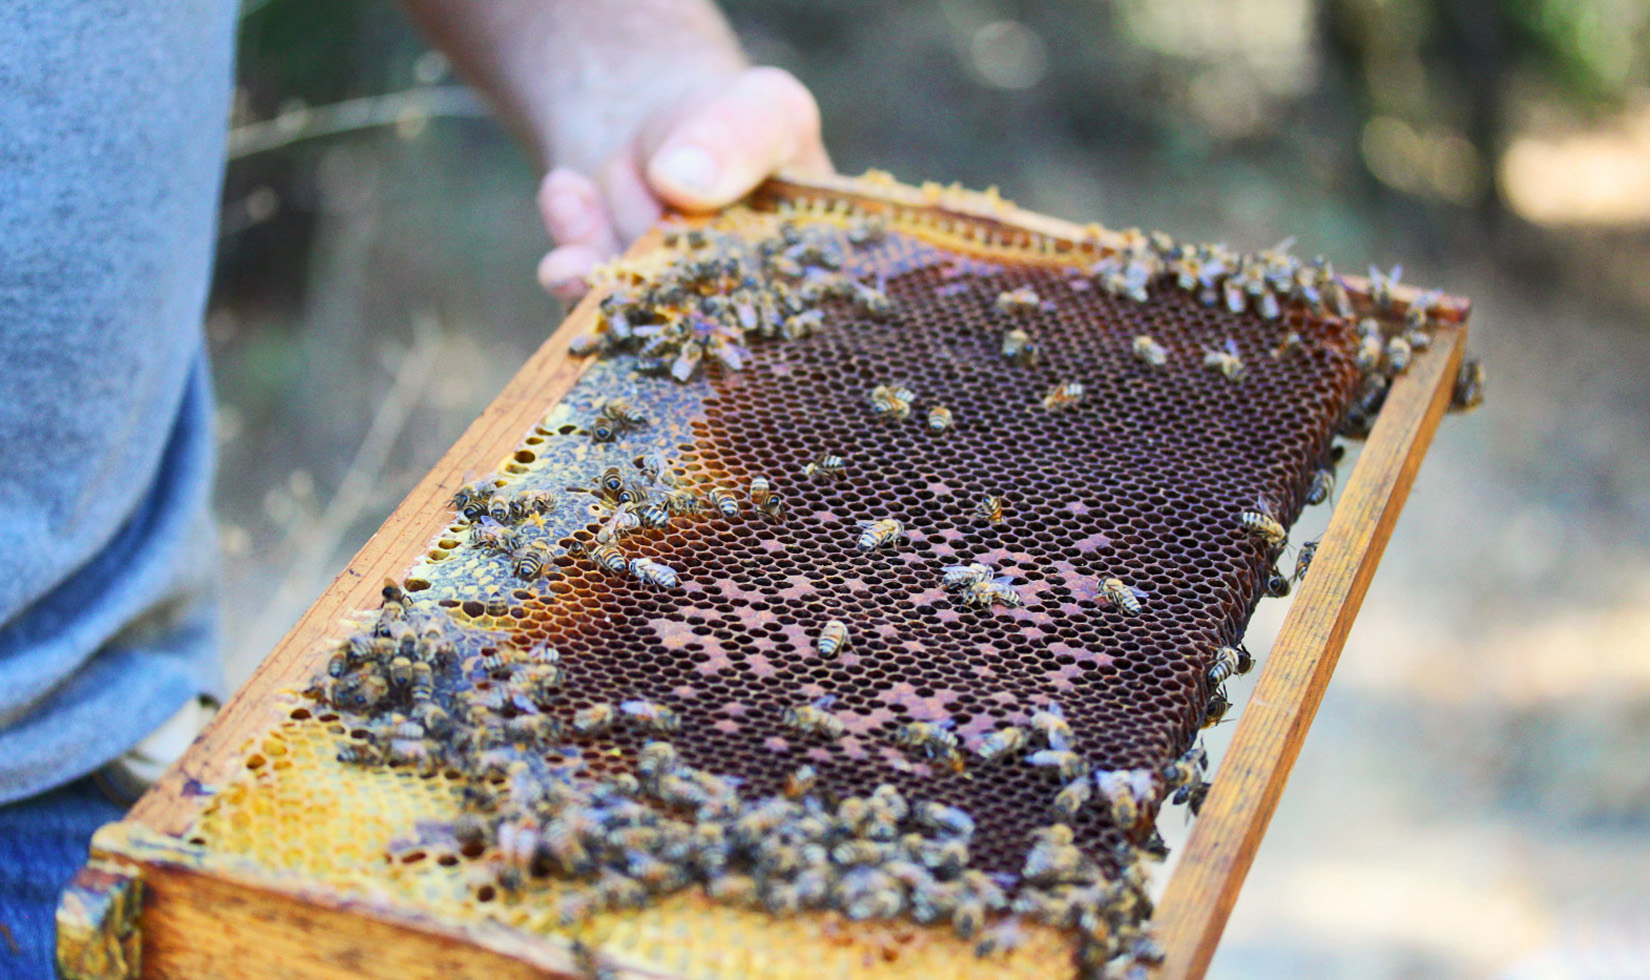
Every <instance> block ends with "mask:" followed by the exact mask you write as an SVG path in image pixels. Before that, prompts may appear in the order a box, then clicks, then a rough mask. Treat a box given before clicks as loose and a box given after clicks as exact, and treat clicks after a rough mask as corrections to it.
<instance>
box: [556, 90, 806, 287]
mask: <svg viewBox="0 0 1650 980" xmlns="http://www.w3.org/2000/svg"><path fill="white" fill-rule="evenodd" d="M595 170H596V172H595V173H594V174H585V173H581V172H579V171H577V170H574V169H572V168H570V167H557V168H556V169H553V170H551V171H550V173H549V174H548V175H546V176H545V178H544V182H543V183H542V184H541V185H540V186H539V194H538V205H539V212H540V214H542V215H543V217H544V224H545V227H546V228H547V229H548V230H549V232H550V238H551V240H552V241H553V242H554V243H555V247H554V248H553V249H552V250H551V251H550V253H549V254H548V255H546V256H545V257H544V259H543V261H541V262H540V263H539V268H538V277H539V282H540V283H542V284H543V285H544V288H545V289H547V290H550V291H551V292H552V293H555V294H557V295H560V296H564V297H572V296H577V295H578V294H580V293H582V292H584V290H585V288H586V283H585V277H586V276H587V275H588V274H589V273H590V271H591V269H592V268H593V267H594V266H595V265H596V264H597V263H599V262H604V261H606V260H607V259H609V258H611V257H613V256H614V255H615V254H617V253H618V252H619V250H620V249H621V248H623V247H624V246H625V245H627V244H629V243H630V242H631V241H633V240H634V239H636V238H637V237H639V236H640V235H641V234H642V233H643V232H644V231H646V230H647V229H648V228H649V227H650V226H651V225H652V224H653V223H654V222H655V221H657V220H658V218H659V216H660V214H662V213H663V211H664V209H665V208H666V207H667V206H668V207H674V208H677V209H680V210H682V211H688V212H696V211H711V210H715V209H716V208H720V207H723V206H725V205H727V204H731V203H733V202H734V201H736V200H738V199H739V198H741V197H743V196H744V195H745V194H746V193H748V192H749V191H750V190H751V189H752V188H754V187H756V185H757V184H759V183H761V182H762V180H763V179H764V178H766V177H768V176H769V175H771V174H774V173H777V172H778V171H780V170H785V171H788V172H791V173H796V174H799V175H803V176H822V175H825V174H829V173H831V161H830V158H829V157H828V156H827V155H826V153H825V147H824V144H823V143H822V142H821V140H820V128H819V107H818V105H817V104H816V103H815V102H814V97H813V95H812V93H810V92H809V91H808V90H807V88H805V87H804V86H803V85H802V83H801V82H799V81H797V79H796V78H795V76H793V75H791V74H790V73H789V72H786V71H784V70H782V69H778V68H746V69H743V70H742V71H739V72H737V73H735V74H732V75H731V76H727V77H725V78H723V79H721V80H719V81H718V82H713V83H709V84H706V85H703V86H701V87H699V88H697V89H695V90H694V91H692V92H691V93H689V94H688V95H687V96H686V97H683V98H679V99H674V100H671V101H669V102H667V103H664V104H660V105H658V106H657V107H655V108H653V109H652V110H651V111H650V112H648V113H646V114H645V115H644V116H643V117H642V122H641V125H640V126H639V127H638V129H637V132H636V133H635V134H634V135H633V136H632V137H631V138H630V139H629V140H627V141H625V142H624V143H622V144H621V145H620V148H619V149H618V150H617V151H616V152H614V153H613V154H612V155H611V156H609V157H608V158H607V160H606V161H605V162H603V163H601V164H599V165H598V166H597V167H596V168H595Z"/></svg>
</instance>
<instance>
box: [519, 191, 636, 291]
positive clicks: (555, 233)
mask: <svg viewBox="0 0 1650 980" xmlns="http://www.w3.org/2000/svg"><path fill="white" fill-rule="evenodd" d="M538 205H539V214H540V215H541V216H542V217H543V218H544V227H545V229H546V230H548V231H549V232H550V240H551V241H553V242H555V244H556V248H555V249H553V250H552V251H551V252H550V254H548V255H546V256H545V257H544V259H543V260H542V261H540V262H539V268H538V279H539V283H540V284H541V285H542V286H544V288H545V289H546V290H548V291H549V292H551V293H554V294H556V295H558V296H561V297H562V298H564V299H566V298H571V297H573V296H577V295H578V294H579V293H582V292H583V291H584V279H585V277H586V276H588V275H589V274H590V270H591V269H592V268H594V267H595V265H596V264H597V263H598V262H603V261H605V260H606V259H608V258H609V257H611V256H612V255H613V253H614V252H617V251H618V249H619V242H618V238H617V237H616V236H615V235H614V232H613V225H612V222H611V221H609V219H608V214H607V207H606V205H605V204H604V203H603V201H602V199H601V193H600V191H599V190H598V188H597V187H596V184H595V183H594V182H593V181H591V180H590V178H588V177H586V176H584V175H583V174H579V173H575V172H574V171H571V170H566V169H558V170H552V171H550V173H549V174H548V175H546V176H545V178H544V182H543V183H542V184H540V185H539V194H538Z"/></svg>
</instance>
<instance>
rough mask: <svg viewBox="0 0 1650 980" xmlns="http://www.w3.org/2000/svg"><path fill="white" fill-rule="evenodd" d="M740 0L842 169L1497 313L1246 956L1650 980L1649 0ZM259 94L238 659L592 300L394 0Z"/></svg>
mask: <svg viewBox="0 0 1650 980" xmlns="http://www.w3.org/2000/svg"><path fill="white" fill-rule="evenodd" d="M726 9H727V10H728V12H729V14H730V16H731V18H732V19H733V21H734V23H735V25H736V26H737V28H738V29H739V31H740V33H741V36H742V37H743V39H744V41H745V43H746V45H747V48H748V50H749V51H750V53H751V55H752V57H753V59H755V60H757V61H762V62H769V63H774V64H779V65H782V66H784V67H787V68H789V69H791V70H792V71H794V72H795V73H796V74H798V75H799V76H800V77H801V78H802V79H803V80H804V81H805V82H807V83H808V84H809V85H810V86H811V87H812V88H813V90H814V92H815V94H816V95H817V96H818V98H819V101H820V103H821V105H822V107H823V111H824V117H825V128H826V136H827V142H828V143H829V145H830V148H831V151H832V153H833V155H834V157H835V159H836V161H837V163H838V165H839V167H841V168H842V169H844V170H845V171H849V172H858V171H860V170H863V169H865V168H866V167H872V166H875V167H879V168H884V169H888V170H891V171H893V172H894V173H895V174H896V175H897V176H900V177H902V178H904V179H907V180H926V179H934V180H942V181H951V180H960V181H962V182H964V183H966V184H969V185H971V186H975V187H984V186H987V185H993V184H994V185H997V186H998V187H1000V188H1001V189H1002V191H1003V192H1004V194H1006V195H1007V196H1009V197H1010V198H1012V199H1014V200H1015V201H1017V202H1019V203H1021V204H1023V205H1025V206H1028V207H1031V208H1034V209H1036V210H1040V211H1044V212H1048V213H1051V214H1055V215H1058V216H1061V217H1066V218H1071V219H1075V220H1079V221H1089V220H1099V221H1101V222H1104V223H1106V224H1108V225H1113V226H1119V227H1123V226H1131V225H1140V226H1145V227H1154V228H1162V229H1164V230H1166V231H1168V232H1170V233H1171V234H1173V235H1175V236H1177V237H1183V238H1190V239H1197V240H1221V241H1225V242H1227V243H1229V244H1231V245H1233V246H1237V247H1241V248H1257V247H1263V246H1268V245H1271V244H1273V243H1275V242H1278V241H1280V240H1282V239H1284V238H1286V237H1289V236H1294V237H1295V242H1296V243H1295V249H1296V251H1297V252H1299V253H1302V254H1304V255H1307V256H1311V255H1316V254H1322V255H1325V256H1328V257H1329V258H1331V259H1332V260H1334V261H1335V262H1336V263H1337V265H1338V266H1339V267H1341V268H1343V269H1345V268H1350V269H1360V268H1362V267H1364V266H1365V265H1367V264H1368V263H1379V264H1380V265H1381V266H1382V267H1383V268H1384V267H1387V266H1390V265H1392V264H1394V263H1402V264H1403V266H1404V277H1405V279H1406V280H1408V281H1414V282H1417V283H1422V284H1425V285H1432V286H1438V287H1442V288H1446V289H1448V290H1450V291H1452V292H1456V293H1460V294H1464V295H1468V296H1471V297H1472V298H1473V299H1474V301H1475V304H1476V312H1475V313H1474V317H1473V322H1474V330H1473V346H1474V347H1475V348H1477V349H1478V350H1479V351H1480V352H1481V353H1482V354H1483V355H1484V358H1485V361H1486V363H1487V365H1488V368H1489V372H1490V379H1491V385H1490V389H1489V400H1488V403H1487V405H1486V407H1485V408H1484V409H1483V410H1482V411H1480V412H1478V413H1477V414H1475V415H1472V416H1468V417H1464V418H1463V417H1452V418H1450V419H1448V420H1446V422H1445V424H1444V427H1443V429H1442V430H1441V432H1440V434H1439V437H1438V440H1437V443H1436V444H1435V446H1434V448H1433V451H1432V454H1431V456H1430V457H1429V458H1428V460H1427V462H1426V465H1425V467H1424V468H1423V470H1422V472H1421V476H1420V479H1419V481H1418V482H1417V483H1416V485H1415V490H1414V494H1413V496H1412V498H1411V500H1410V503H1409V506H1408V508H1407V510H1406V511H1405V513H1404V515H1403V518H1402V520H1401V522H1400V524H1399V528H1398V532H1397V535H1396V537H1395V538H1394V539H1393V541H1392V543H1391V546H1390V547H1389V549H1388V551H1387V555H1386V558H1385V561H1384V563H1383V565H1382V568H1381V571H1380V574H1379V575H1378V576H1377V578H1376V581H1375V584H1374V587H1373V589H1372V590H1371V592H1370V595H1369V599H1368V601H1367V603H1366V605H1365V608H1364V612H1363V614H1362V616H1361V618H1360V619H1359V622H1358V625H1357V627H1356V628H1355V629H1354V631H1353V633H1352V637H1351V640H1350V642H1349V644H1348V646H1347V649H1346V653H1345V656H1344V658H1343V660H1342V663H1341V667H1340V670H1339V672H1338V674H1337V675H1336V678H1335V681H1334V683H1333V684H1332V685H1331V687H1330V691H1329V695H1328V697H1327V699H1326V700H1325V702H1324V705H1323V708H1322V711H1321V713H1320V714H1319V717H1318V721H1317V724H1316V726H1315V727H1314V729H1313V731H1312V734H1311V737H1310V738H1309V739H1308V741H1307V744H1306V749H1305V752H1304V754H1303V755H1302V757H1301V760H1300V763H1299V766H1298V767H1297V769H1296V773H1295V776H1294V778H1293V780H1292V782H1291V784H1290V787H1289V789H1288V791H1287V792H1286V794H1285V797H1284V801H1283V805H1282V807H1281V809H1280V810H1279V812H1278V815H1277V819H1276V820H1275V822H1274V824H1273V827H1272V830H1271V832H1270V834H1269V835H1268V837H1267V839H1266V842H1265V844H1264V846H1263V847H1262V849H1261V851H1260V854H1259V858H1258V860H1257V862H1256V864H1255V868H1254V871H1253V873H1252V875H1251V877H1250V881H1249V884H1248V886H1247V887H1246V889H1245V891H1244V893H1243V896H1242V898H1241V900H1240V901H1239V903H1238V905H1237V909H1236V911H1235V913H1234V915H1233V918H1232V921H1231V925H1230V928H1229V929H1228V932H1227V936H1226V940H1225V942H1224V944H1223V946H1222V948H1221V951H1220V952H1219V954H1218V955H1217V956H1216V958H1215V961H1214V967H1213V969H1212V971H1211V976H1212V977H1217V978H1228V980H1230V978H1274V977H1321V978H1349V980H1350V978H1359V980H1362V978H1430V977H1463V978H1480V977H1482V978H1506V980H1537V978H1541V980H1546V978H1553V980H1560V978H1562V980H1569V978H1589V980H1593V978H1598V980H1604V978H1611V980H1614V978H1628V977H1639V978H1644V977H1650V449H1647V448H1646V446H1647V445H1650V323H1647V314H1650V3H1647V2H1644V0H1571V2H1565V0H1501V2H1496V3H1491V2H1475V0H1326V2H1311V0H1025V2H1017V3H1010V2H1002V3H994V2H983V0H949V2H926V0H925V2H900V3H892V2H889V3H871V2H867V0H837V2H825V0H767V2H757V0H740V2H737V3H730V4H728V5H726ZM239 78H240V88H239V92H238V97H237V99H236V104H235V105H236V108H235V117H234V120H233V125H234V133H233V138H232V143H231V146H232V149H231V160H230V164H229V178H228V184H227V187H226V190H225V196H224V204H223V218H222V230H221V236H222V238H221V245H220V248H219V265H218V270H217V276H216V287H215V292H214V296H213V300H212V304H211V311H210V315H209V319H208V323H207V331H208V336H209V339H210V343H211V347H212V352H213V356H214V361H215V365H216V370H217V383H218V392H219V402H220V407H219V411H218V421H219V433H220V440H221V443H222V476H221V479H220V485H219V492H218V512H219V515H220V518H221V521H222V533H223V545H224V551H225V555H226V559H225V560H226V572H225V580H226V583H227V586H228V587H227V589H226V594H227V598H228V609H227V615H228V617H229V621H230V629H229V631H228V632H229V636H230V637H231V639H230V647H229V650H228V651H227V653H228V656H229V658H230V663H231V672H232V676H233V677H234V678H235V679H236V680H239V679H241V678H244V677H245V676H246V674H247V673H248V672H250V670H251V668H252V667H253V666H254V665H255V664H256V663H257V661H258V660H259V658H260V657H261V656H262V655H263V654H264V653H266V652H267V651H268V649H269V648H270V647H271V646H272V645H273V644H274V642H275V641H276V640H277V639H279V637H280V635H281V634H282V633H283V632H285V630H286V629H287V628H288V627H289V626H290V625H291V624H292V623H293V622H294V621H295V619H296V618H297V616H298V614H299V613H300V612H302V610H303V609H304V608H305V607H306V606H307V605H308V604H309V603H310V602H311V601H312V600H313V599H314V597H315V596H316V595H317V594H318V593H319V592H320V590H321V589H322V588H324V586H325V584H326V582H327V581H328V580H329V579H330V578H331V577H332V575H334V574H336V572H337V571H338V570H339V569H340V568H341V567H342V565H343V563H344V561H345V560H346V559H347V558H348V556H349V555H350V554H351V553H353V551H354V550H355V549H356V548H357V547H359V546H360V544H361V543H362V542H363V541H364V540H365V539H366V537H367V536H368V535H369V534H370V533H371V532H372V531H373V530H374V529H375V528H376V527H377V526H378V524H379V523H380V522H381V521H382V520H383V518H384V517H385V516H386V515H387V514H388V513H389V511H390V510H391V508H393V506H394V505H395V504H396V503H397V502H398V501H399V500H400V498H401V497H402V495H403V494H405V493H406V491H407V490H408V489H410V488H411V486H412V484H413V483H414V481H415V480H417V479H418V477H420V476H421V475H422V474H423V473H424V472H425V471H426V470H427V469H428V468H429V466H430V465H431V464H432V463H433V462H434V461H435V459H436V458H437V456H438V455H439V454H440V453H441V452H443V451H444V450H445V449H446V448H447V447H448V446H449V445H450V444H451V443H452V441H453V440H454V439H455V438H456V437H457V436H458V435H459V433H460V432H461V431H462V430H463V428H464V427H465V425H467V424H468V422H469V421H470V420H471V419H473V418H474V417H475V415H476V414H477V413H478V412H479V411H480V409H481V408H482V406H484V405H485V404H486V403H487V402H488V401H489V400H490V399H491V398H492V396H493V395H494V394H495V393H496V392H497V391H498V390H499V388H500V387H502V385H503V384H504V382H505V380H506V379H507V378H508V377H509V376H510V375H511V374H512V373H514V371H515V370H516V369H517V368H518V367H519V366H520V364H521V363H522V361H523V360H524V359H525V358H526V356H527V355H528V353H529V352H530V351H531V350H533V349H534V347H536V346H537V344H538V343H539V342H540V341H541V340H542V339H543V338H544V337H545V336H546V335H547V333H548V331H550V330H551V329H552V328H553V327H554V326H555V325H556V323H557V322H558V321H559V318H560V316H561V313H562V311H561V309H560V307H559V306H558V305H557V304H555V303H554V302H552V301H551V300H550V299H549V298H547V297H545V296H544V295H543V294H542V293H541V292H540V291H539V290H538V288H537V286H536V285H535V283H534V281H533V276H532V272H533V267H534V264H535V262H536V261H537V259H538V257H539V255H540V254H541V253H542V251H543V250H544V249H545V247H546V245H547V243H546V241H545V238H544V233H543V230H542V227H541V226H540V224H539V220H538V217H537V214H536V211H535V209H534V207H533V204H532V192H533V189H534V184H535V178H534V174H533V173H532V171H531V170H530V168H529V165H528V163H527V161H526V159H525V158H524V156H523V155H522V154H520V153H519V152H518V150H517V149H516V147H515V146H514V145H513V144H512V143H511V142H510V140H509V139H508V137H507V136H506V135H505V133H504V132H503V131H502V129H501V128H500V127H499V126H498V125H497V124H496V123H495V122H493V121H492V120H491V118H490V117H489V116H488V114H487V112H486V111H485V109H484V108H483V107H482V105H481V104H480V103H479V102H478V101H477V100H476V99H475V98H474V97H473V96H471V95H469V94H468V93H467V92H466V91H465V90H464V89H463V88H462V86H461V85H460V84H459V82H458V81H457V80H456V79H454V78H453V77H451V74H450V71H449V68H448V65H447V63H446V61H445V60H444V59H443V58H442V57H441V56H440V55H439V54H436V53H433V52H430V51H428V50H427V49H426V48H425V47H424V46H423V45H421V44H420V42H419V41H418V39H417V37H416V35H415V34H414V33H413V32H412V30H411V28H410V27H409V26H408V24H407V23H406V21H405V20H404V18H403V17H402V16H401V14H400V12H399V11H398V10H397V9H396V8H395V7H394V6H393V5H391V4H386V3H368V2H361V0H263V2H257V0H248V2H247V4H246V6H245V9H244V14H243V19H242V36H241V45H240V68H239ZM1311 519H1312V520H1316V521H1317V522H1319V524H1321V522H1322V521H1323V520H1324V516H1323V515H1321V514H1320V515H1316V516H1314V517H1313V518H1311ZM1312 533H1313V532H1312V531H1311V529H1310V528H1309V527H1307V528H1303V529H1302V530H1301V531H1300V532H1297V537H1298V538H1302V539H1304V538H1303V537H1302V536H1310V535H1311V534H1312ZM1285 608H1286V602H1284V601H1275V602H1269V603H1265V604H1263V606H1262V609H1261V612H1260V613H1259V614H1258V615H1257V617H1256V622H1255V625H1254V628H1253V630H1252V634H1251V635H1252V639H1251V646H1252V647H1253V648H1255V649H1256V650H1257V652H1259V651H1260V650H1263V649H1264V647H1265V646H1266V643H1267V639H1266V638H1267V637H1269V636H1270V634H1271V633H1272V632H1273V631H1275V629H1276V626H1277V624H1278V622H1279V621H1281V619H1282V615H1283V612H1284V609H1285ZM1247 686H1248V684H1247V683H1246V684H1243V685H1240V686H1239V687H1238V689H1237V691H1236V692H1235V693H1237V694H1238V695H1239V697H1238V701H1239V704H1240V705H1241V702H1242V699H1243V697H1244V696H1246V693H1247V691H1246V688H1247ZM1231 728H1232V726H1231V725H1229V724H1228V725H1225V726H1222V728H1221V729H1220V730H1219V731H1217V732H1216V734H1215V737H1214V741H1215V742H1217V743H1218V742H1223V741H1224V739H1225V738H1226V737H1229V735H1230V730H1231ZM1179 820H1180V817H1179V816H1178V815H1172V816H1170V817H1169V818H1168V820H1167V821H1166V823H1167V824H1169V825H1171V826H1166V827H1165V830H1166V832H1169V833H1170V836H1171V838H1172V839H1175V840H1178V839H1180V838H1183V836H1184V833H1185V830H1184V828H1179V827H1174V826H1172V825H1173V824H1176V823H1178V822H1179Z"/></svg>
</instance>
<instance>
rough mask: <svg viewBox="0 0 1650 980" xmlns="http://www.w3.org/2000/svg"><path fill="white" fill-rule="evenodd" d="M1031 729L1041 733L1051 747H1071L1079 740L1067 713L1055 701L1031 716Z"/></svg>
mask: <svg viewBox="0 0 1650 980" xmlns="http://www.w3.org/2000/svg"><path fill="white" fill-rule="evenodd" d="M1031 730H1032V731H1034V732H1036V733H1037V734H1038V735H1041V736H1042V737H1043V741H1044V742H1047V743H1048V747H1049V748H1051V749H1062V750H1063V749H1069V748H1071V747H1072V745H1073V744H1074V743H1075V742H1076V741H1077V737H1076V736H1075V735H1073V734H1072V731H1071V724H1070V723H1069V722H1067V721H1066V713H1065V712H1064V711H1062V710H1061V709H1060V705H1059V704H1058V703H1057V702H1054V701H1050V702H1049V703H1048V705H1047V706H1046V707H1044V708H1042V709H1040V710H1038V711H1037V712H1036V713H1035V714H1033V715H1032V716H1031ZM1021 744H1022V745H1023V744H1024V742H1023V741H1022V742H1021Z"/></svg>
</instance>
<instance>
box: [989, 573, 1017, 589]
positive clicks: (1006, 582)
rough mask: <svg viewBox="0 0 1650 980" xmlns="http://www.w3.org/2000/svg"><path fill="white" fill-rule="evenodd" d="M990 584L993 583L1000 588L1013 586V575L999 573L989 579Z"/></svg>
mask: <svg viewBox="0 0 1650 980" xmlns="http://www.w3.org/2000/svg"><path fill="white" fill-rule="evenodd" d="M991 584H992V585H995V586H998V587H1000V588H1005V589H1008V588H1013V587H1014V576H1012V575H999V576H997V577H996V578H994V579H992V580H991Z"/></svg>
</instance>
